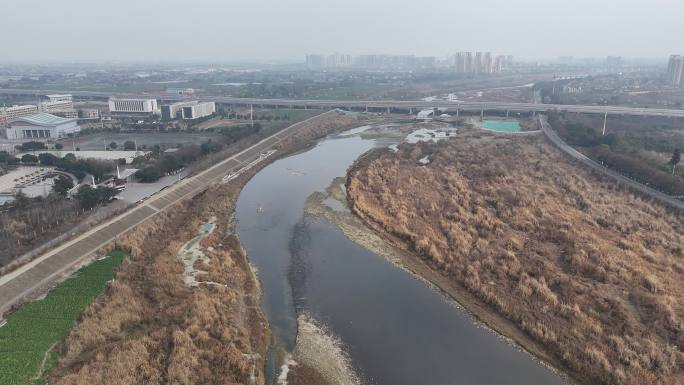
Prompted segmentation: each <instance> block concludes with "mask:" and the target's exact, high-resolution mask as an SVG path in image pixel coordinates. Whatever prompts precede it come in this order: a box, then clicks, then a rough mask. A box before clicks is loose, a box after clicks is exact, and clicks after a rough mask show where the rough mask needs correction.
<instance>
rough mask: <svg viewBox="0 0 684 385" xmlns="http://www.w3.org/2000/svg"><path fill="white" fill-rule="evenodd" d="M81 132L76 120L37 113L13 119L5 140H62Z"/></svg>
mask: <svg viewBox="0 0 684 385" xmlns="http://www.w3.org/2000/svg"><path fill="white" fill-rule="evenodd" d="M79 131H81V127H79V125H78V124H76V119H67V118H61V117H59V116H55V115H50V114H46V113H44V112H39V113H37V114H33V115H27V116H21V117H17V118H14V119H13V120H11V121H10V122H9V128H7V130H6V133H7V139H10V140H18V139H31V140H35V139H38V140H41V139H44V140H47V139H57V138H63V137H65V136H68V135H70V134H75V133H77V132H79Z"/></svg>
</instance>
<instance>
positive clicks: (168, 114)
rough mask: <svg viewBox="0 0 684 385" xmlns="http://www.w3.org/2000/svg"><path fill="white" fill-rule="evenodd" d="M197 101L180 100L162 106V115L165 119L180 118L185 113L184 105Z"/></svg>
mask: <svg viewBox="0 0 684 385" xmlns="http://www.w3.org/2000/svg"><path fill="white" fill-rule="evenodd" d="M192 103H197V102H178V103H172V104H165V105H162V106H161V117H162V119H163V120H173V119H180V118H181V117H182V116H183V115H182V114H183V107H185V106H188V105H190V104H192Z"/></svg>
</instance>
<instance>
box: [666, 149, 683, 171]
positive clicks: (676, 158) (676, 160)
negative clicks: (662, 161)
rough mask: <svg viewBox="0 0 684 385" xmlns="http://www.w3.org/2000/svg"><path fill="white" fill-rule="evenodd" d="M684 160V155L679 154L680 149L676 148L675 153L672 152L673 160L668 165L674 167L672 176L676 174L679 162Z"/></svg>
mask: <svg viewBox="0 0 684 385" xmlns="http://www.w3.org/2000/svg"><path fill="white" fill-rule="evenodd" d="M681 160H682V154H681V153H680V152H679V149H678V148H675V150H674V151H672V159H670V161H669V162H667V164H669V165H671V166H672V175H674V173H675V168H676V167H677V165H678V164H679V162H680V161H681Z"/></svg>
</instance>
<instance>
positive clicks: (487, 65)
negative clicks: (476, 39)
mask: <svg viewBox="0 0 684 385" xmlns="http://www.w3.org/2000/svg"><path fill="white" fill-rule="evenodd" d="M493 65H494V62H493V61H492V53H491V52H485V54H484V57H483V58H482V72H483V73H486V74H490V73H492V66H493Z"/></svg>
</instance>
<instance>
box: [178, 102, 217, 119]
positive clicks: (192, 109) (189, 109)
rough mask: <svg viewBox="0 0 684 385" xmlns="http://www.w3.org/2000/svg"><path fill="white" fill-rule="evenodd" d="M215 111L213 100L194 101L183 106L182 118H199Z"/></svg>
mask: <svg viewBox="0 0 684 385" xmlns="http://www.w3.org/2000/svg"><path fill="white" fill-rule="evenodd" d="M214 112H216V104H215V103H214V102H203V103H195V104H191V105H189V106H184V107H183V113H182V115H183V119H199V118H204V117H205V116H210V115H211V114H213V113H214Z"/></svg>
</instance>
